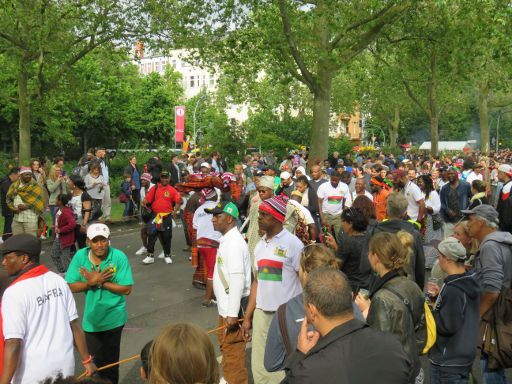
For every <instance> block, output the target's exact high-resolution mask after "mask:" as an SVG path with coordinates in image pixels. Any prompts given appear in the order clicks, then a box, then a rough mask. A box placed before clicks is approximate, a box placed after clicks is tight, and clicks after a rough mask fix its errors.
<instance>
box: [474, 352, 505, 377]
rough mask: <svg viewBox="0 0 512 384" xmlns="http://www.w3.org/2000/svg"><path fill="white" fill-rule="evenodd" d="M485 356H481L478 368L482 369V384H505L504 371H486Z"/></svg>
mask: <svg viewBox="0 0 512 384" xmlns="http://www.w3.org/2000/svg"><path fill="white" fill-rule="evenodd" d="M487 362H488V360H487V356H482V358H481V359H480V368H481V369H482V380H483V381H482V383H483V384H507V378H506V377H505V370H504V369H503V368H500V369H496V370H494V371H489V370H488V369H487Z"/></svg>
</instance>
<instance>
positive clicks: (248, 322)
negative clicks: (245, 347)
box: [242, 318, 252, 341]
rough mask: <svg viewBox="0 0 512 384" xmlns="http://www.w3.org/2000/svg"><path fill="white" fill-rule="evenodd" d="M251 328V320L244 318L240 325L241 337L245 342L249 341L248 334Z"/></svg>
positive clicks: (249, 336)
mask: <svg viewBox="0 0 512 384" xmlns="http://www.w3.org/2000/svg"><path fill="white" fill-rule="evenodd" d="M251 328H252V321H251V319H248V318H245V319H244V321H243V323H242V336H243V337H244V339H245V341H250V340H251V334H250V332H249V331H250V329H251Z"/></svg>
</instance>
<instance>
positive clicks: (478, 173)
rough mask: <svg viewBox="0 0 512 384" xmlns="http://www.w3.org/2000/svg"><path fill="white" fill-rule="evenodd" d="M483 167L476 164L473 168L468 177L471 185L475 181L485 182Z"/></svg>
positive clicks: (467, 179)
mask: <svg viewBox="0 0 512 384" xmlns="http://www.w3.org/2000/svg"><path fill="white" fill-rule="evenodd" d="M483 169H484V168H483V167H482V165H481V164H475V166H474V167H473V170H472V171H471V172H469V174H468V175H467V177H466V181H467V182H468V183H469V185H471V184H473V181H475V180H480V181H483V180H484V176H483V175H482V171H483Z"/></svg>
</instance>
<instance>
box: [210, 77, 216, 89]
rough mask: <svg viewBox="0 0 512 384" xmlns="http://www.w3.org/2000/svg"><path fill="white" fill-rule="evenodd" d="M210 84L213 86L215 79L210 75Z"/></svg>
mask: <svg viewBox="0 0 512 384" xmlns="http://www.w3.org/2000/svg"><path fill="white" fill-rule="evenodd" d="M210 85H211V86H212V87H213V86H214V85H215V79H214V78H213V76H212V77H210Z"/></svg>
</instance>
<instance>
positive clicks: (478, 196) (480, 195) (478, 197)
mask: <svg viewBox="0 0 512 384" xmlns="http://www.w3.org/2000/svg"><path fill="white" fill-rule="evenodd" d="M483 197H485V192H478V193H475V194H474V195H473V197H471V200H470V201H471V202H473V201H475V200H480V199H481V198H483Z"/></svg>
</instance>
